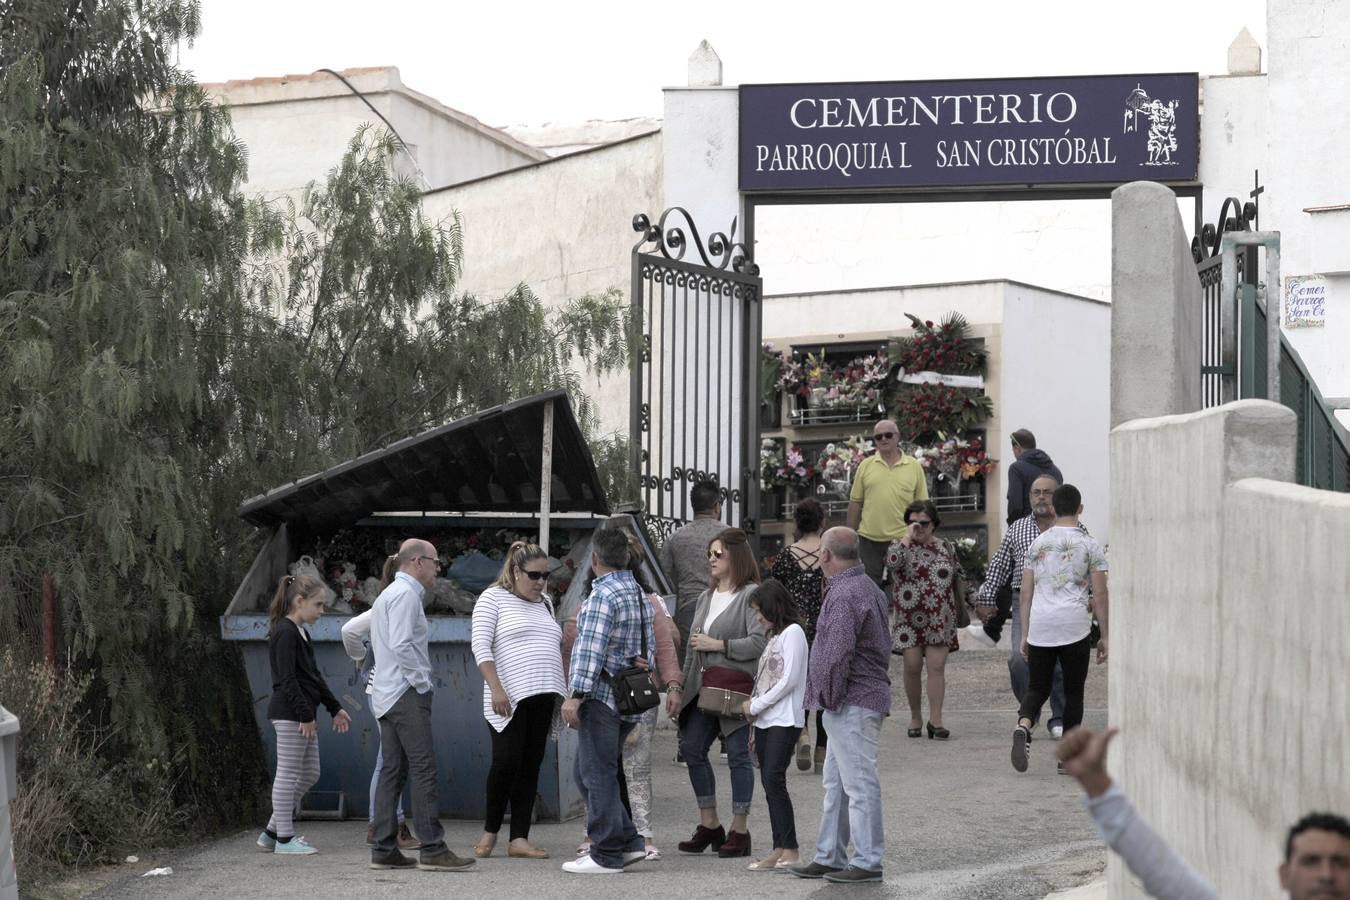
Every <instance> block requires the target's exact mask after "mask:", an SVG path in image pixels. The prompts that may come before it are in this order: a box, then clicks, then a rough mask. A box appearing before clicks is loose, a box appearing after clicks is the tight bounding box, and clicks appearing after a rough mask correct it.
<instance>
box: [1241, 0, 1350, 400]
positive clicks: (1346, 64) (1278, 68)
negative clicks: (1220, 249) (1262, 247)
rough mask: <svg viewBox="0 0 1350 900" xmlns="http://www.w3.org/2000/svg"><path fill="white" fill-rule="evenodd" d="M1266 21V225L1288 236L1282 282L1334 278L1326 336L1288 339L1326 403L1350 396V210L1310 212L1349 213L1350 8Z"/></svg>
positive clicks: (1305, 0)
mask: <svg viewBox="0 0 1350 900" xmlns="http://www.w3.org/2000/svg"><path fill="white" fill-rule="evenodd" d="M1266 20H1267V28H1268V34H1269V41H1270V48H1269V51H1270V90H1269V113H1268V115H1269V124H1270V128H1269V134H1270V137H1271V141H1270V163H1271V165H1270V172H1271V176H1272V177H1271V179H1270V181H1269V188H1268V192H1267V195H1266V196H1267V197H1268V198H1269V200H1268V205H1269V208H1270V209H1271V211H1272V216H1271V221H1270V223H1269V225H1270V227H1273V228H1276V229H1278V230H1279V231H1280V233H1281V239H1282V240H1281V244H1282V246H1281V250H1282V253H1281V266H1282V271H1283V274H1284V275H1309V274H1313V273H1318V272H1320V273H1324V274H1327V275H1330V276H1332V277H1330V278H1329V279H1328V280H1329V282H1330V285H1331V290H1332V299H1331V303H1330V304H1329V305H1328V309H1327V324H1326V327H1325V328H1305V329H1294V330H1291V331H1287V332H1286V334H1288V336H1289V339H1290V342H1291V343H1292V344H1293V345H1294V347H1295V348H1296V349H1297V350H1298V352H1299V355H1300V356H1302V357H1303V361H1304V363H1306V364H1307V366H1308V367H1309V369H1310V370H1311V372H1312V374H1313V377H1314V378H1315V379H1316V380H1317V383H1318V385H1319V387H1320V388H1321V389H1322V392H1323V394H1325V395H1329V396H1342V397H1344V396H1350V354H1347V353H1346V352H1345V347H1346V346H1347V345H1348V344H1350V209H1345V210H1339V211H1332V212H1323V213H1308V212H1305V211H1304V210H1305V209H1306V208H1308V207H1316V206H1331V205H1343V204H1350V154H1347V153H1346V152H1345V135H1346V134H1347V133H1350V106H1347V104H1346V98H1347V97H1350V4H1348V3H1330V2H1312V0H1269V2H1268V4H1267V16H1266ZM1263 177H1264V175H1263ZM1262 226H1263V227H1266V222H1265V221H1264V218H1263V221H1262ZM1333 273H1334V274H1333Z"/></svg>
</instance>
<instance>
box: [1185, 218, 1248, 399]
mask: <svg viewBox="0 0 1350 900" xmlns="http://www.w3.org/2000/svg"><path fill="white" fill-rule="evenodd" d="M1255 218H1256V204H1254V203H1247V204H1245V205H1243V204H1240V203H1239V202H1238V201H1237V199H1236V198H1233V197H1229V198H1228V199H1226V200H1224V202H1223V207H1222V208H1221V209H1220V210H1219V222H1218V225H1217V226H1215V225H1206V226H1205V227H1204V229H1203V230H1202V231H1201V233H1200V234H1198V235H1196V236H1195V237H1194V238H1192V239H1191V257H1192V258H1193V259H1194V260H1195V266H1196V274H1197V275H1199V276H1200V290H1201V292H1202V300H1201V303H1202V306H1201V314H1200V315H1201V335H1202V341H1203V343H1202V344H1201V349H1200V397H1201V403H1202V406H1203V408H1205V409H1209V408H1210V407H1214V406H1220V405H1221V404H1224V403H1231V402H1232V401H1234V400H1236V399H1238V397H1239V396H1246V395H1245V394H1243V393H1242V392H1241V391H1240V389H1239V383H1238V382H1239V366H1238V355H1239V347H1238V333H1239V329H1240V326H1241V324H1242V321H1241V320H1242V295H1241V292H1240V291H1236V292H1234V293H1233V295H1232V296H1230V297H1225V296H1224V295H1223V293H1224V292H1223V265H1222V264H1223V257H1222V256H1221V255H1220V254H1219V245H1220V243H1221V242H1222V240H1223V236H1224V234H1225V233H1227V232H1232V231H1251V229H1252V222H1253V221H1254V220H1255ZM1256 252H1257V251H1256V248H1255V247H1249V248H1247V249H1246V250H1245V251H1243V252H1241V253H1239V254H1238V255H1237V281H1238V284H1239V285H1241V286H1242V289H1250V290H1252V291H1255V290H1256V283H1257V278H1256V274H1257V260H1256Z"/></svg>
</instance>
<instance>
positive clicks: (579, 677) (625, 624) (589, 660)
mask: <svg viewBox="0 0 1350 900" xmlns="http://www.w3.org/2000/svg"><path fill="white" fill-rule="evenodd" d="M646 605H647V600H646V598H644V597H643V596H642V588H640V587H638V583H637V581H636V579H634V578H633V573H632V572H629V571H628V570H626V569H624V570H620V571H618V572H606V573H605V574H604V575H601V576H600V577H599V578H597V579H595V582H594V583H593V584H592V585H591V595H590V596H589V597H587V598H586V602H585V603H583V604H582V606H581V611H580V612H579V613H578V614H577V642H576V643H575V644H573V645H572V660H571V665H570V667H569V668H570V670H571V673H572V678H571V681H570V683H569V687H570V688H571V690H573V691H581V692H582V693H584V694H587V695H588V696H589V697H590V699H592V700H599V701H600V702H601V703H604V704H605V705H607V706H608V707H609V708H610V709H613V710H615V711H616V712H617V711H618V708H617V707H616V706H615V705H614V690H613V688H611V687H610V686H609V682H608V681H606V680H605V678H604V677H603V676H602V675H601V674H600V673H601V671H605V672H608V673H609V674H610V675H613V674H615V673H617V672H620V671H622V670H624V669H626V668H628V667H629V666H631V665H632V664H633V662H632V661H633V658H634V657H638V656H641V655H642V632H643V628H642V624H643V622H644V621H645V623H646V626H647V627H646V632H647V663H648V665H649V666H652V658H651V657H652V653H653V651H654V650H655V649H656V634H655V632H654V630H653V626H652V616H651V614H650V613H649V612H648V611H647V610H646V609H644V607H645V606H646ZM652 667H653V668H654V666H652ZM640 718H642V717H641V716H626V717H625V721H630V722H636V721H637V720H638V719H640Z"/></svg>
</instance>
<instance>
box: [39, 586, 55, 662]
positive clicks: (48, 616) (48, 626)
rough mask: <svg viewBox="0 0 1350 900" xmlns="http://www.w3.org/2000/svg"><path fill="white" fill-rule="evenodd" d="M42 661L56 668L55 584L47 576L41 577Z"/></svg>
mask: <svg viewBox="0 0 1350 900" xmlns="http://www.w3.org/2000/svg"><path fill="white" fill-rule="evenodd" d="M42 659H43V661H45V662H46V663H47V667H48V668H55V667H56V583H55V582H54V581H53V580H52V576H51V575H49V574H44V575H43V576H42Z"/></svg>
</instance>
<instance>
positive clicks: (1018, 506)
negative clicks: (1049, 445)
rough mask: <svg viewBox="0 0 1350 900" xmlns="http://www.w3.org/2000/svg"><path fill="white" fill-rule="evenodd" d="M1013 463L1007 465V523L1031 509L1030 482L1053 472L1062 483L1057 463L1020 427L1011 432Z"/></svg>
mask: <svg viewBox="0 0 1350 900" xmlns="http://www.w3.org/2000/svg"><path fill="white" fill-rule="evenodd" d="M1012 451H1013V464H1012V465H1011V466H1009V467H1008V524H1009V525H1011V524H1012V523H1013V522H1016V521H1017V520H1018V519H1021V518H1024V517H1026V515H1027V514H1028V513H1030V512H1031V483H1032V482H1033V481H1035V480H1036V479H1037V478H1040V477H1041V476H1042V475H1053V476H1054V477H1055V481H1057V482H1058V483H1060V484H1063V483H1064V476H1063V475H1061V474H1060V471H1059V467H1058V466H1056V465H1055V463H1054V460H1052V459H1050V456H1049V454H1047V453H1046V452H1045V451H1044V450H1038V449H1036V435H1034V434H1032V433H1031V432H1030V431H1027V430H1026V429H1025V428H1019V429H1017V430H1016V431H1014V432H1013V433H1012Z"/></svg>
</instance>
